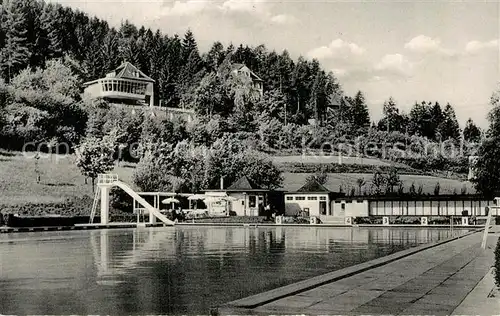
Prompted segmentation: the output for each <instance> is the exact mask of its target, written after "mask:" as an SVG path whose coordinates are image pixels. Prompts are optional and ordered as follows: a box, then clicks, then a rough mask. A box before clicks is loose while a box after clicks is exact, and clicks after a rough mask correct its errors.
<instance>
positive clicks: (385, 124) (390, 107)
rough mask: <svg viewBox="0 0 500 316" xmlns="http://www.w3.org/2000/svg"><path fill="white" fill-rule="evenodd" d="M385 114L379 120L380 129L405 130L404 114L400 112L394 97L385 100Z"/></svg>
mask: <svg viewBox="0 0 500 316" xmlns="http://www.w3.org/2000/svg"><path fill="white" fill-rule="evenodd" d="M383 115H384V116H383V118H382V119H381V120H380V121H379V122H378V128H379V130H384V131H388V132H392V131H398V132H404V130H405V126H403V125H404V124H403V122H404V119H403V116H402V115H401V114H400V113H399V109H398V107H397V105H396V102H395V101H394V99H393V98H392V97H390V98H389V100H387V101H385V102H384V105H383Z"/></svg>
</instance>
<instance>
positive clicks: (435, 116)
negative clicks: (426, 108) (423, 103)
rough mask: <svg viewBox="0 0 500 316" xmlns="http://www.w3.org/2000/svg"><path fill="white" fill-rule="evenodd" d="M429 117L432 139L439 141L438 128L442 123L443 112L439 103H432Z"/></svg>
mask: <svg viewBox="0 0 500 316" xmlns="http://www.w3.org/2000/svg"><path fill="white" fill-rule="evenodd" d="M430 116H431V122H432V124H431V130H432V131H433V132H434V139H438V140H439V137H440V135H439V133H438V127H439V124H440V123H441V122H442V121H443V110H442V109H441V105H440V104H439V102H436V103H434V105H433V106H432V108H431V109H430Z"/></svg>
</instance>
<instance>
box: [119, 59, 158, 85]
mask: <svg viewBox="0 0 500 316" xmlns="http://www.w3.org/2000/svg"><path fill="white" fill-rule="evenodd" d="M112 73H114V76H113V77H115V78H128V79H140V80H144V81H150V82H155V81H154V80H153V79H152V78H151V77H149V76H147V75H146V74H145V73H143V72H142V71H140V70H139V69H137V67H135V66H134V65H132V64H131V63H129V62H128V61H126V62H124V63H123V64H121V65H120V66H118V68H116V69H115V70H114V71H113V72H112ZM135 74H138V76H137V75H135Z"/></svg>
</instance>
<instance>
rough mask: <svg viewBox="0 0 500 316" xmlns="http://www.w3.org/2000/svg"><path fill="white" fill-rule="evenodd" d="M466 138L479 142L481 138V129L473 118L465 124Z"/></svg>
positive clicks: (469, 140)
mask: <svg viewBox="0 0 500 316" xmlns="http://www.w3.org/2000/svg"><path fill="white" fill-rule="evenodd" d="M464 139H465V140H466V141H468V142H473V143H478V142H479V141H480V140H481V130H480V129H479V127H477V126H476V124H474V122H473V121H472V119H471V118H469V119H468V120H467V123H466V124H465V128H464Z"/></svg>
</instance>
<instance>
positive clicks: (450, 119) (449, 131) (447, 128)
mask: <svg viewBox="0 0 500 316" xmlns="http://www.w3.org/2000/svg"><path fill="white" fill-rule="evenodd" d="M438 131H439V133H440V134H441V135H442V137H443V139H445V140H446V139H454V140H458V139H460V126H459V125H458V121H457V117H456V115H455V110H454V109H453V107H452V106H451V105H450V104H449V103H448V104H446V106H445V108H444V112H443V121H442V122H441V124H439V127H438Z"/></svg>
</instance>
